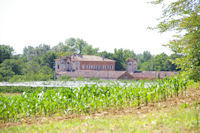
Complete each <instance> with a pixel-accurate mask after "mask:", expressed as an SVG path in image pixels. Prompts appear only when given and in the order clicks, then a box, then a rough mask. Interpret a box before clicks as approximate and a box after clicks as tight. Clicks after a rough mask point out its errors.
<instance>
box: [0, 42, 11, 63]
mask: <svg viewBox="0 0 200 133" xmlns="http://www.w3.org/2000/svg"><path fill="white" fill-rule="evenodd" d="M13 51H14V49H13V48H12V47H10V46H8V45H0V64H1V63H2V62H3V61H4V60H5V59H10V58H11V56H12V52H13Z"/></svg>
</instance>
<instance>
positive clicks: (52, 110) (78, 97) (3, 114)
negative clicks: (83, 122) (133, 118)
mask: <svg viewBox="0 0 200 133" xmlns="http://www.w3.org/2000/svg"><path fill="white" fill-rule="evenodd" d="M191 84H194V83H193V82H191V81H186V80H184V79H178V78H175V77H172V78H169V79H168V78H165V79H162V80H157V81H156V82H145V81H137V82H136V81H134V82H132V81H126V82H119V81H109V82H106V83H103V84H102V83H100V84H98V82H96V83H95V82H93V83H92V84H84V85H83V86H80V87H46V86H43V87H31V86H0V124H4V123H8V122H19V121H21V120H26V119H29V118H35V119H37V118H41V117H51V116H55V115H56V116H67V115H73V114H77V115H83V114H84V115H89V114H92V113H97V112H103V111H108V110H115V109H123V108H129V107H133V108H137V107H140V106H141V105H145V106H147V105H148V104H150V103H157V102H160V101H167V99H168V98H173V97H178V96H179V95H183V96H184V95H186V94H187V88H188V86H190V85H191ZM8 93H11V94H12V93H14V94H16V95H8Z"/></svg>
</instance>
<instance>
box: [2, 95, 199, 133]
mask: <svg viewBox="0 0 200 133" xmlns="http://www.w3.org/2000/svg"><path fill="white" fill-rule="evenodd" d="M199 94H200V93H199ZM189 98H191V97H189ZM196 100H198V99H196ZM182 101H184V103H182V104H177V103H175V102H174V101H173V100H172V101H171V102H169V103H165V102H164V103H161V105H159V103H157V104H155V105H154V107H152V108H153V110H151V106H145V107H144V108H145V109H143V108H140V109H134V110H121V111H120V112H118V113H117V114H113V113H107V112H102V113H97V114H95V115H93V116H91V115H86V116H82V117H78V118H73V119H68V120H65V119H64V118H63V119H61V120H59V119H54V120H53V119H49V118H46V119H45V118H43V120H42V123H41V121H40V123H37V122H35V123H32V124H31V125H29V124H30V123H29V124H28V123H24V124H21V125H17V126H12V127H7V128H4V129H2V130H1V131H0V132H8V133H9V132H52V133H55V132H59V133H60V132H145V133H147V132H163V133H168V132H180V133H184V132H185V133H187V132H194V133H198V132H200V105H199V103H198V102H194V101H190V102H189V99H188V98H187V99H182ZM176 102H181V100H178V101H176ZM172 104H175V105H173V106H172ZM176 104H177V105H176ZM149 110H151V111H149Z"/></svg>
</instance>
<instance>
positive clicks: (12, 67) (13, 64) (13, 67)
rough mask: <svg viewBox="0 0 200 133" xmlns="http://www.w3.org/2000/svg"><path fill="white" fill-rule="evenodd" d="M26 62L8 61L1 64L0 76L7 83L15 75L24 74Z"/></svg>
mask: <svg viewBox="0 0 200 133" xmlns="http://www.w3.org/2000/svg"><path fill="white" fill-rule="evenodd" d="M23 67H24V62H23V61H22V60H20V59H19V60H15V59H6V60H4V61H3V63H1V64H0V74H1V75H2V76H3V79H4V80H5V81H7V80H8V79H9V78H11V77H12V76H14V75H22V74H23Z"/></svg>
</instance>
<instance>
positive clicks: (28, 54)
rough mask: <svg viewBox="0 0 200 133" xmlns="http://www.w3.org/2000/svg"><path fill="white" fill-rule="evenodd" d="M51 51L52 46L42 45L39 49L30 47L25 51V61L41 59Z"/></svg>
mask: <svg viewBox="0 0 200 133" xmlns="http://www.w3.org/2000/svg"><path fill="white" fill-rule="evenodd" d="M49 50H50V46H49V45H46V44H40V45H39V46H37V47H35V48H34V47H32V46H28V47H25V48H24V50H23V55H24V57H25V61H30V60H32V59H33V58H34V57H35V56H38V57H41V56H42V55H43V54H45V53H46V52H48V51H49Z"/></svg>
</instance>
